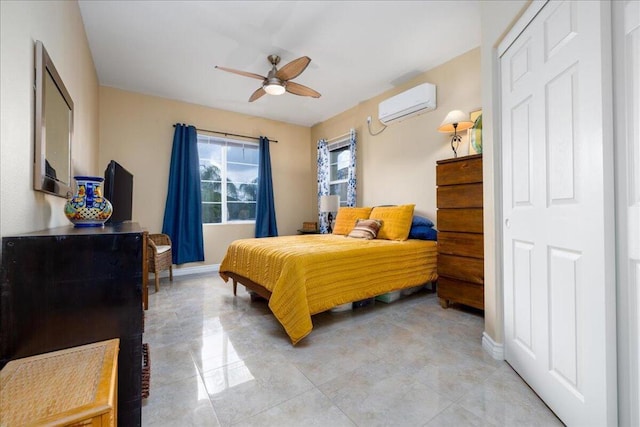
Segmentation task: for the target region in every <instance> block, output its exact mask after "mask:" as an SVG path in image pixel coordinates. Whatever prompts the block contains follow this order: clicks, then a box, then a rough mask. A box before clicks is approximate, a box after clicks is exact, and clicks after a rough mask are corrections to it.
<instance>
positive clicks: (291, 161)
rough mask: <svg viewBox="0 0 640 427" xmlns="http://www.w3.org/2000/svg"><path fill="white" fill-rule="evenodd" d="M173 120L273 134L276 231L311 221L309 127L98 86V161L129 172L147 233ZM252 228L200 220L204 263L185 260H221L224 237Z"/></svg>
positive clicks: (159, 205) (153, 228)
mask: <svg viewBox="0 0 640 427" xmlns="http://www.w3.org/2000/svg"><path fill="white" fill-rule="evenodd" d="M175 123H187V124H191V125H194V126H195V127H196V128H199V129H211V130H219V131H223V132H230V133H236V134H243V135H251V136H259V135H264V136H267V137H269V138H271V139H276V140H278V143H272V144H271V145H270V147H269V148H270V152H271V168H272V173H273V186H274V198H275V204H276V218H277V222H278V232H279V234H280V235H286V234H295V233H296V230H297V229H298V228H300V227H301V226H302V222H303V221H309V220H313V218H314V213H313V210H312V201H313V200H315V191H313V189H312V188H310V187H309V182H311V180H312V177H315V164H314V165H313V169H312V167H311V164H310V162H309V159H310V157H311V146H310V144H309V140H310V130H309V128H308V127H304V126H296V125H291V124H287V123H282V122H277V121H273V120H267V119H263V118H259V117H253V116H247V115H243V114H238V113H233V112H229V111H223V110H216V109H212V108H208V107H203V106H199V105H194V104H187V103H184V102H180V101H174V100H169V99H164V98H158V97H153V96H147V95H141V94H137V93H132V92H126V91H122V90H118V89H113V88H109V87H100V155H99V164H100V167H101V168H102V170H103V171H104V168H105V167H106V166H107V164H108V162H109V161H110V160H112V159H113V160H116V161H117V162H119V163H120V164H122V166H124V167H125V168H126V169H127V170H129V171H130V172H131V173H132V174H133V175H134V197H133V199H134V200H133V220H134V221H137V222H139V223H140V224H141V225H142V226H143V227H144V228H146V229H148V230H149V231H150V232H160V231H161V230H162V220H163V216H164V206H165V201H166V196H167V184H168V181H169V162H170V158H171V146H172V143H173V125H174V124H175ZM254 229H255V227H254V224H253V223H251V224H207V225H204V240H205V262H204V263H194V264H186V265H185V266H186V267H194V266H197V265H211V264H219V263H220V262H221V261H222V258H223V257H224V254H225V252H226V249H227V246H228V245H229V243H231V242H232V241H233V240H236V239H241V238H246V237H253V235H254Z"/></svg>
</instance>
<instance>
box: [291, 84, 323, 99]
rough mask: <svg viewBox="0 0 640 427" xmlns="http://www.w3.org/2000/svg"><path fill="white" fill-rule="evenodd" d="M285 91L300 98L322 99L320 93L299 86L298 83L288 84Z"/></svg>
mask: <svg viewBox="0 0 640 427" xmlns="http://www.w3.org/2000/svg"><path fill="white" fill-rule="evenodd" d="M285 89H287V92H289V93H292V94H294V95H300V96H310V97H312V98H320V94H319V93H318V92H316V91H315V90H313V89H311V88H310V87H307V86H304V85H301V84H298V83H294V82H287V84H286V85H285Z"/></svg>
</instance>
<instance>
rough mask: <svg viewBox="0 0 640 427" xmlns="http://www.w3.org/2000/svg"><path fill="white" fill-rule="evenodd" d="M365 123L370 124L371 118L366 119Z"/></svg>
mask: <svg viewBox="0 0 640 427" xmlns="http://www.w3.org/2000/svg"><path fill="white" fill-rule="evenodd" d="M367 123H369V124H371V116H369V117H367Z"/></svg>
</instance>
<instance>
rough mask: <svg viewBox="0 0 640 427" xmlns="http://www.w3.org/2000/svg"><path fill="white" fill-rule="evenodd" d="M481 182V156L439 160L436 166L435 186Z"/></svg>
mask: <svg viewBox="0 0 640 427" xmlns="http://www.w3.org/2000/svg"><path fill="white" fill-rule="evenodd" d="M477 182H480V183H481V182H482V155H481V154H479V155H475V156H469V157H467V158H457V159H449V160H441V161H439V162H438V165H437V166H436V185H452V184H471V183H477Z"/></svg>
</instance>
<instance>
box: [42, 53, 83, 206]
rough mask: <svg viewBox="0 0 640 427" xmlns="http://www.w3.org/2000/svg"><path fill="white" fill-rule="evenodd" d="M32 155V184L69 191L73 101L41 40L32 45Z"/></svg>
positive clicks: (64, 194) (56, 191) (50, 190)
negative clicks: (33, 86) (33, 131)
mask: <svg viewBox="0 0 640 427" xmlns="http://www.w3.org/2000/svg"><path fill="white" fill-rule="evenodd" d="M34 130H35V158H34V170H33V188H34V189H35V190H38V191H44V192H45V193H49V194H54V195H56V196H60V197H67V196H68V195H70V194H71V140H72V136H73V101H72V100H71V96H70V95H69V92H68V91H67V88H66V87H65V86H64V83H63V82H62V79H61V78H60V75H59V74H58V71H57V70H56V67H55V66H54V65H53V62H52V61H51V58H50V57H49V54H48V53H47V51H46V49H45V48H44V45H43V44H42V42H41V41H39V40H38V41H36V47H35V126H34Z"/></svg>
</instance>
